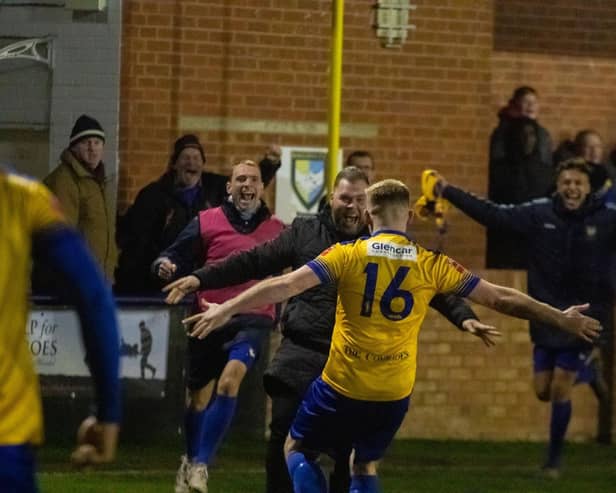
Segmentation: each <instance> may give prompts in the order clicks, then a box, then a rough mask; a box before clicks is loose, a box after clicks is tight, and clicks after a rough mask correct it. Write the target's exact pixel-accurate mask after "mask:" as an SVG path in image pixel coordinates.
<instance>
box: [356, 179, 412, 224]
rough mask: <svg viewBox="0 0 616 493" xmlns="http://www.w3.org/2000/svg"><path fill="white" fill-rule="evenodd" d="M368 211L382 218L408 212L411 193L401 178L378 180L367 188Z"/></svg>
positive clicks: (389, 217)
mask: <svg viewBox="0 0 616 493" xmlns="http://www.w3.org/2000/svg"><path fill="white" fill-rule="evenodd" d="M366 196H367V197H368V212H370V215H372V216H378V217H379V218H381V219H391V218H392V217H394V216H398V215H399V214H400V213H403V214H408V211H409V207H410V203H411V194H410V192H409V189H408V187H407V186H406V185H405V184H404V183H402V182H401V181H400V180H394V179H391V178H390V179H387V180H381V181H377V182H376V183H375V184H374V185H370V186H369V187H368V188H367V189H366Z"/></svg>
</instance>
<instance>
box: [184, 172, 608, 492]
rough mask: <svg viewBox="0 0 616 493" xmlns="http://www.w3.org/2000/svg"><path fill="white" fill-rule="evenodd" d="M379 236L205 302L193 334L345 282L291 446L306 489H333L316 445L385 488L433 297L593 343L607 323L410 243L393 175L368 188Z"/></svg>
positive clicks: (371, 484)
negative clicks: (384, 467)
mask: <svg viewBox="0 0 616 493" xmlns="http://www.w3.org/2000/svg"><path fill="white" fill-rule="evenodd" d="M367 196H368V206H367V211H366V215H367V221H368V224H370V226H371V231H372V235H371V236H370V237H367V238H362V239H359V240H356V241H353V242H348V243H343V244H340V243H339V244H336V245H335V246H333V247H332V248H329V249H327V250H326V251H324V252H323V253H322V254H321V255H320V256H319V257H317V258H316V259H314V260H313V261H311V262H309V263H308V264H306V266H304V267H302V268H300V269H297V270H295V271H293V272H291V273H289V274H287V275H284V276H281V277H278V278H273V279H269V280H266V281H263V282H261V283H259V284H258V285H256V286H253V287H252V288H250V289H249V290H247V291H245V292H244V293H243V294H241V295H239V296H237V297H236V298H233V299H231V300H229V301H226V302H225V303H223V304H222V305H216V304H213V303H212V304H208V303H204V306H203V308H204V309H205V311H204V312H203V313H200V314H197V315H194V316H192V317H189V318H188V319H186V320H185V322H186V323H187V324H191V323H194V326H193V327H192V331H191V335H192V336H193V337H197V338H204V337H206V336H207V334H209V333H210V332H211V331H212V330H214V329H216V328H217V327H220V326H221V325H223V324H224V323H226V322H227V321H228V320H229V318H230V317H231V316H232V315H233V314H234V313H236V312H237V311H238V310H245V309H247V308H249V307H255V306H260V305H262V304H265V303H275V302H279V301H282V300H284V299H286V298H288V297H291V296H294V295H296V294H298V293H301V292H302V291H304V290H306V289H309V288H311V287H313V286H316V285H318V284H320V283H328V282H335V283H337V285H338V295H339V298H338V307H337V312H336V325H335V328H334V334H333V337H332V347H331V350H330V355H329V358H328V361H327V363H326V365H325V368H324V370H323V373H322V375H321V377H319V378H318V379H316V380H315V381H314V382H313V384H312V385H311V387H310V388H309V390H308V392H307V393H306V396H305V397H304V401H303V402H302V404H301V406H300V409H299V411H298V414H297V416H296V418H295V421H294V422H293V425H292V427H291V430H290V432H289V437H288V438H287V443H286V446H285V451H286V457H287V465H288V468H289V473H290V475H291V477H292V479H293V484H294V488H295V491H296V492H325V491H326V484H325V479H324V477H323V475H322V473H321V470H320V468H319V467H318V465H317V464H316V463H315V462H314V459H315V457H314V454H313V453H312V452H313V451H320V452H327V451H328V450H332V449H336V448H337V447H339V445H340V444H341V443H351V444H352V446H353V448H354V450H355V456H354V464H353V477H352V481H351V491H352V492H357V493H371V492H376V491H378V482H377V476H376V472H377V471H376V464H377V461H378V460H379V459H380V458H381V457H382V456H383V454H384V452H385V450H386V448H387V447H388V445H389V443H390V442H391V440H392V439H393V437H394V434H395V433H396V431H397V429H398V427H399V426H400V424H401V423H402V420H403V418H404V415H405V414H406V411H407V409H408V405H409V399H410V394H411V391H412V389H413V384H414V380H415V369H416V353H417V336H418V333H419V328H420V326H421V323H422V321H423V318H424V316H425V313H426V310H427V305H428V302H429V301H430V300H431V299H432V297H433V296H434V295H435V294H436V293H439V292H440V293H447V292H453V293H457V294H459V295H462V296H467V297H468V298H469V299H470V300H472V301H474V302H477V303H480V304H482V305H485V306H487V307H489V308H492V309H494V310H497V311H499V312H502V313H506V314H509V315H512V316H515V317H519V318H527V319H531V318H532V319H537V320H541V321H544V322H546V323H549V324H551V325H553V326H555V327H558V328H560V329H563V330H565V331H568V332H571V333H574V334H576V335H578V336H579V337H582V338H583V339H586V340H592V339H593V338H595V337H596V336H597V335H598V332H599V329H600V326H599V323H598V322H597V321H596V320H594V319H591V318H588V317H585V316H584V315H582V314H581V313H580V310H582V309H583V308H584V306H576V307H571V308H569V309H567V310H565V311H560V310H557V309H555V308H553V307H551V306H549V305H547V304H544V303H540V302H538V301H536V300H534V299H533V298H530V297H529V296H527V295H525V294H523V293H521V292H519V291H517V290H514V289H511V288H507V287H504V286H498V285H494V284H491V283H489V282H487V281H485V280H481V279H480V278H478V277H476V276H474V275H473V274H471V273H470V272H469V271H467V270H466V269H465V268H463V267H462V266H460V265H459V264H458V263H456V262H455V261H453V260H452V259H450V258H448V257H447V256H446V255H443V254H441V253H436V252H430V251H427V250H425V249H423V248H422V247H421V246H419V245H417V244H416V243H414V242H413V241H411V240H409V239H408V237H407V236H406V234H405V233H404V231H406V228H407V226H408V223H409V220H410V217H411V213H410V212H409V198H410V197H409V191H408V188H407V187H406V186H405V185H404V184H403V183H402V182H400V181H398V180H384V181H381V182H378V183H375V184H374V185H372V186H371V187H369V188H368V189H367Z"/></svg>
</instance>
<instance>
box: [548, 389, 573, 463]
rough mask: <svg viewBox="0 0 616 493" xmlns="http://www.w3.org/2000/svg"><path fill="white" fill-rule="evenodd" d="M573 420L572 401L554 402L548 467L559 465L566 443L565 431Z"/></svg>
mask: <svg viewBox="0 0 616 493" xmlns="http://www.w3.org/2000/svg"><path fill="white" fill-rule="evenodd" d="M570 420H571V401H565V402H552V419H551V421H550V445H549V447H548V461H547V463H546V467H556V468H557V467H559V466H560V457H561V455H562V451H563V445H564V443H565V433H567V428H568V427H569V421H570Z"/></svg>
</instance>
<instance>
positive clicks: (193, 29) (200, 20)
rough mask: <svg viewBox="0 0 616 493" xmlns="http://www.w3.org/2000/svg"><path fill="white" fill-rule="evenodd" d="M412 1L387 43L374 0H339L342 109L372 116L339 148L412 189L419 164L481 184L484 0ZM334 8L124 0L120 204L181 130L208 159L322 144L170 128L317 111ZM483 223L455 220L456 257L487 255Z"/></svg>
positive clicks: (217, 165) (322, 108)
mask: <svg viewBox="0 0 616 493" xmlns="http://www.w3.org/2000/svg"><path fill="white" fill-rule="evenodd" d="M418 4H419V6H418V9H417V11H416V14H414V15H413V23H415V24H416V25H417V31H416V32H415V33H411V35H410V39H409V41H408V42H407V43H406V44H405V45H404V46H403V47H402V48H401V49H390V50H386V49H383V48H381V46H380V43H379V41H378V40H377V39H376V37H375V35H374V31H373V29H372V28H371V24H372V17H371V16H372V10H371V2H366V1H363V0H354V1H347V2H345V43H344V57H343V63H344V66H343V74H344V77H343V101H342V122H343V124H369V125H373V126H375V127H376V135H375V136H374V137H362V136H352V135H351V136H346V137H343V139H342V142H341V144H342V147H343V148H344V149H356V148H367V149H370V150H371V151H372V152H373V153H374V155H375V157H376V159H377V166H378V171H379V173H378V175H379V176H380V177H385V176H396V177H400V178H402V179H404V180H405V181H406V182H407V183H409V185H410V186H411V187H412V189H413V193H414V194H417V193H418V187H417V178H418V177H419V174H420V172H421V170H422V168H423V167H424V166H433V167H437V168H439V169H442V170H443V171H444V172H446V173H447V174H448V175H449V176H451V177H452V179H455V180H456V181H459V182H460V183H462V184H464V185H468V184H470V183H473V184H475V183H476V184H477V186H479V187H482V186H483V184H484V183H485V176H484V175H485V172H484V168H485V161H486V145H485V141H486V139H487V138H488V135H489V130H490V129H489V124H490V117H491V115H490V113H489V111H486V108H487V107H488V106H489V101H490V69H491V67H490V52H491V49H492V17H493V11H492V2H490V1H488V0H485V1H471V0H465V1H455V2H453V1H450V2H447V3H441V5H444V6H442V7H434V6H432V2H428V1H422V2H418ZM330 13H331V2H330V1H329V0H326V1H324V0H321V1H317V0H304V1H300V0H289V1H281V0H276V1H272V0H245V1H241V2H225V1H223V0H208V1H200V2H199V1H178V0H175V1H172V0H150V1H147V2H146V1H143V0H141V1H137V0H128V1H125V2H124V12H123V18H124V32H123V43H122V58H123V67H122V88H121V92H122V109H121V131H120V134H121V139H122V141H121V145H120V149H121V160H122V172H121V173H122V176H121V182H120V188H119V202H120V204H121V205H126V204H127V203H129V202H130V201H131V200H132V199H133V198H134V195H135V194H136V192H137V191H138V190H139V189H140V188H141V187H142V186H143V185H144V184H145V183H147V182H148V181H150V180H151V179H152V178H153V177H154V176H156V175H158V174H160V173H161V172H162V171H163V169H164V167H165V164H166V160H167V158H168V153H169V149H170V146H171V143H172V142H173V139H174V138H176V137H177V136H178V135H179V134H180V133H181V132H182V131H194V132H196V133H198V134H199V135H200V137H201V138H203V139H204V140H205V142H206V143H207V144H206V147H207V153H208V160H209V164H210V167H211V169H213V170H217V171H222V170H226V169H227V167H228V165H229V163H230V162H231V161H232V160H234V159H237V158H239V157H243V156H250V157H256V156H257V155H259V154H260V153H261V152H262V150H263V147H264V146H265V145H266V144H268V143H269V142H272V141H274V142H278V143H280V144H285V145H309V146H327V137H326V135H308V134H302V133H300V132H298V133H285V134H284V135H276V134H269V133H258V132H236V131H230V130H226V129H225V128H219V129H209V130H208V128H180V122H181V120H182V118H184V117H201V118H212V117H219V118H223V119H224V118H245V119H254V120H257V121H281V122H289V123H297V122H325V121H326V117H327V102H328V98H327V83H328V79H327V67H328V54H329V35H330V24H331V15H330ZM424 230H425V231H424ZM469 231H470V232H471V235H468V234H467V232H469ZM480 234H481V229H480V228H479V227H477V226H474V225H471V224H470V222H469V224H467V225H466V226H465V227H464V229H456V230H454V231H453V232H452V236H453V237H452V241H451V243H452V244H455V245H457V246H459V252H464V258H462V260H463V261H466V262H467V263H469V260H474V262H473V263H478V262H480V261H481V259H483V244H482V242H481V241H479V242H478V241H477V240H475V239H474V238H473V236H475V235H477V236H479V235H480ZM422 235H423V236H425V238H426V241H427V242H428V243H429V244H430V243H433V235H432V229H431V228H430V229H429V230H428V229H427V228H425V227H424V226H423V225H421V226H420V235H419V236H420V237H422Z"/></svg>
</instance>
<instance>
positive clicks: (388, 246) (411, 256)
mask: <svg viewBox="0 0 616 493" xmlns="http://www.w3.org/2000/svg"><path fill="white" fill-rule="evenodd" d="M368 256H369V257H387V258H392V259H396V260H411V261H413V262H416V261H417V248H416V247H415V246H413V245H400V244H398V243H393V242H388V241H373V242H370V243H368Z"/></svg>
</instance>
